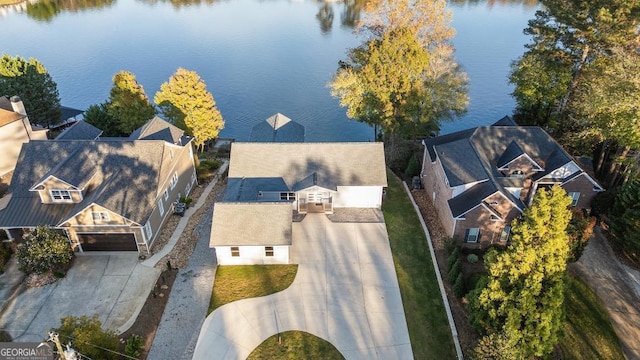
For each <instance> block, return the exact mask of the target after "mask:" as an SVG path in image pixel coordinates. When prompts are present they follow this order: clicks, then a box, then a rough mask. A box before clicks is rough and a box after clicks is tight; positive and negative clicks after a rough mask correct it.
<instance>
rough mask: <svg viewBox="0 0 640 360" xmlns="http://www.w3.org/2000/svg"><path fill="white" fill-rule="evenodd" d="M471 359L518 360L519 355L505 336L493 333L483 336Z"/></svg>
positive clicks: (472, 352)
mask: <svg viewBox="0 0 640 360" xmlns="http://www.w3.org/2000/svg"><path fill="white" fill-rule="evenodd" d="M470 358H471V359H473V360H489V359H491V360H516V359H518V355H517V352H516V350H515V349H514V347H513V346H512V345H510V344H509V341H507V337H506V336H504V334H496V333H493V334H490V335H486V336H483V337H482V338H481V339H480V341H478V343H477V344H476V346H475V348H473V351H471V354H470Z"/></svg>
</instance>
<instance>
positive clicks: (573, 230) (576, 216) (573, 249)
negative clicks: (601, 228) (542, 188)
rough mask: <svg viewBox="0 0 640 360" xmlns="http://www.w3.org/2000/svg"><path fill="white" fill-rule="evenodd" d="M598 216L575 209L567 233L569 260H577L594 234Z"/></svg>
mask: <svg viewBox="0 0 640 360" xmlns="http://www.w3.org/2000/svg"><path fill="white" fill-rule="evenodd" d="M595 225H596V218H595V217H593V216H591V217H589V216H586V215H585V214H584V212H583V211H582V210H575V211H573V214H572V217H571V221H570V222H569V226H567V234H569V249H570V252H569V261H577V260H578V259H579V258H580V255H582V251H583V250H584V248H585V246H587V241H589V239H590V238H591V235H593V227H594V226H595Z"/></svg>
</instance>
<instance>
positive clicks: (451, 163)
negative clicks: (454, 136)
mask: <svg viewBox="0 0 640 360" xmlns="http://www.w3.org/2000/svg"><path fill="white" fill-rule="evenodd" d="M435 149H436V152H437V153H438V157H439V158H440V162H441V163H442V167H443V168H444V172H445V173H446V174H447V179H449V185H450V186H459V185H464V184H468V183H473V182H476V181H481V180H486V179H488V178H489V175H488V174H487V171H486V170H485V168H484V167H483V166H482V162H481V161H480V159H478V154H477V153H476V151H475V149H474V148H473V146H471V143H470V142H469V139H460V140H457V141H452V142H449V143H444V144H440V145H436V146H435Z"/></svg>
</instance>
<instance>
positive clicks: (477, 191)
mask: <svg viewBox="0 0 640 360" xmlns="http://www.w3.org/2000/svg"><path fill="white" fill-rule="evenodd" d="M497 191H498V188H497V187H496V185H495V184H494V183H493V182H491V181H485V182H482V183H480V184H476V185H474V186H473V187H472V188H471V189H469V190H467V191H465V192H463V193H462V194H460V195H458V196H456V197H454V198H452V199H449V200H448V202H449V208H450V209H451V214H452V215H453V217H454V218H455V217H458V216H460V215H462V214H465V213H467V212H468V211H469V210H471V209H473V208H475V207H476V206H478V205H480V204H481V203H482V201H483V200H484V199H486V198H487V197H488V196H490V195H492V194H495V193H496V192H497Z"/></svg>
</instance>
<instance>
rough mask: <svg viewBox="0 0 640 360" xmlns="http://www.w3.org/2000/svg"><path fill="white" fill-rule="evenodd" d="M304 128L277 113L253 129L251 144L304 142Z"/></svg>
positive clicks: (250, 137) (250, 136)
mask: <svg viewBox="0 0 640 360" xmlns="http://www.w3.org/2000/svg"><path fill="white" fill-rule="evenodd" d="M304 133H305V129H304V126H302V125H300V124H299V123H297V122H295V121H293V120H291V119H289V118H288V117H286V116H284V115H282V114H280V113H277V114H275V115H272V116H270V117H269V118H267V119H266V120H265V121H262V122H260V123H258V124H256V125H255V126H254V127H253V128H252V129H251V135H249V141H251V142H304Z"/></svg>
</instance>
